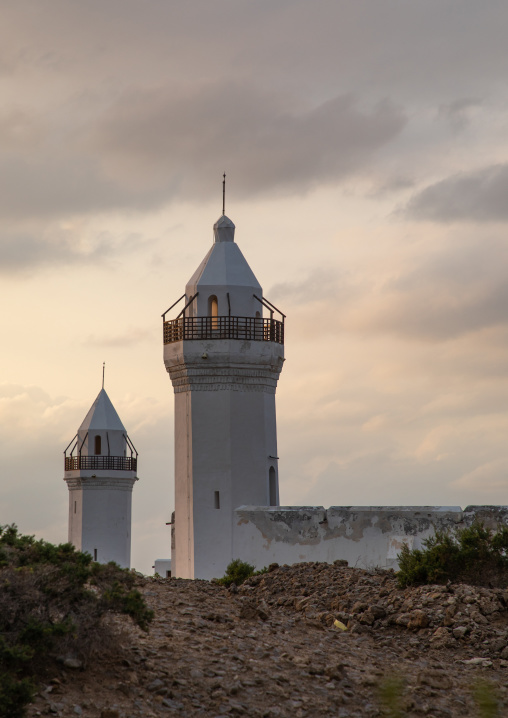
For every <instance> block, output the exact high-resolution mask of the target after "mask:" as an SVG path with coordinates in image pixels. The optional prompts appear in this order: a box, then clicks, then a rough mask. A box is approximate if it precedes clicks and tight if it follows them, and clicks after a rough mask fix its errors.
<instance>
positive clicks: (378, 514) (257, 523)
mask: <svg viewBox="0 0 508 718" xmlns="http://www.w3.org/2000/svg"><path fill="white" fill-rule="evenodd" d="M475 520H480V521H482V522H483V523H484V524H485V525H486V526H489V527H491V528H495V527H496V526H497V525H498V524H499V523H503V524H507V525H508V506H467V507H466V508H465V509H464V510H462V509H461V507H460V506H331V507H330V508H328V509H325V508H323V507H322V506H277V507H265V506H240V507H239V508H237V509H236V510H235V521H234V527H233V530H234V541H233V545H234V546H235V556H234V558H240V559H242V561H248V562H249V563H252V564H254V565H255V566H256V568H258V569H259V568H262V567H263V566H268V565H269V564H270V563H274V562H276V563H279V564H284V563H287V564H293V563H299V562H302V561H326V562H328V563H332V562H333V561H335V560H336V559H345V560H347V561H348V562H349V565H350V566H357V567H359V568H374V567H381V568H395V569H397V568H398V563H397V556H398V554H399V552H400V550H401V547H402V545H403V544H406V545H407V546H408V547H409V548H422V546H423V541H424V540H425V539H426V538H428V537H429V536H431V535H433V534H434V533H435V531H436V530H450V529H454V528H462V527H465V526H470V525H471V524H472V523H473V522H474V521H475Z"/></svg>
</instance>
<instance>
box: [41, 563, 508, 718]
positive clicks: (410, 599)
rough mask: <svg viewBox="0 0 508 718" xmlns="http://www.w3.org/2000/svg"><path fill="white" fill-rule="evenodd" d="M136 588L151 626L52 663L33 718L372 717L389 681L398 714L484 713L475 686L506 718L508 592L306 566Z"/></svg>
mask: <svg viewBox="0 0 508 718" xmlns="http://www.w3.org/2000/svg"><path fill="white" fill-rule="evenodd" d="M140 590H141V591H142V592H143V593H144V595H145V596H146V600H147V602H148V604H149V605H150V606H151V607H152V608H153V609H154V611H155V619H154V622H153V624H152V627H151V629H150V632H149V634H143V633H141V632H140V631H138V630H137V629H134V628H132V627H130V626H127V624H125V628H124V630H125V634H124V636H123V637H122V650H121V651H120V654H116V655H115V656H114V657H113V658H111V657H110V658H109V659H107V658H105V657H102V658H98V659H96V660H95V661H93V662H92V663H91V664H90V665H88V666H86V667H85V668H84V669H74V670H73V669H71V668H66V667H62V666H61V664H60V665H59V666H58V667H56V666H55V668H54V670H53V669H51V670H52V671H53V673H51V672H50V674H49V675H48V682H47V683H46V684H45V685H43V686H42V689H41V692H40V694H39V695H38V697H37V699H36V701H35V703H34V704H33V705H32V706H30V708H29V715H30V716H33V715H41V714H43V715H46V714H51V715H55V716H56V715H58V716H76V715H82V716H90V717H91V718H92V717H93V718H99V717H100V716H101V715H102V716H103V718H123V717H125V718H127V717H128V716H164V715H173V714H175V715H180V716H235V715H249V716H267V717H268V716H295V717H296V718H301V717H302V718H303V716H309V717H314V716H337V717H340V718H353V717H354V716H362V717H363V716H369V717H370V716H378V715H384V713H382V712H381V705H382V700H381V698H380V687H381V690H382V687H383V686H385V688H386V686H387V680H388V681H390V680H393V679H395V682H396V683H399V684H401V687H400V688H398V689H397V691H396V693H399V694H400V693H402V698H401V704H402V708H403V712H402V714H401V715H403V716H430V717H431V718H432V716H433V717H434V718H451V717H455V716H456V717H457V718H459V717H460V718H464V717H466V716H471V717H473V716H479V715H480V713H479V712H478V709H477V705H476V703H475V700H474V699H473V695H472V694H473V689H472V686H473V685H474V684H475V683H476V682H477V681H480V682H482V683H485V682H488V683H489V684H491V685H493V686H495V691H496V692H497V695H498V699H499V711H498V714H499V715H500V716H508V708H506V707H505V705H504V704H503V700H504V698H505V695H506V692H507V690H508V673H507V668H508V660H507V659H508V647H507V646H508V610H507V606H508V592H503V591H500V590H491V589H477V588H472V587H469V586H462V585H459V586H450V587H443V586H425V587H421V588H412V589H406V590H400V589H398V588H397V587H396V581H395V577H394V574H393V573H392V572H385V571H374V572H367V571H362V570H360V569H352V568H347V567H344V566H341V565H332V566H330V565H328V564H308V563H307V564H298V565H296V566H291V567H289V566H282V567H275V566H274V567H272V570H271V571H270V572H269V573H268V574H264V575H262V576H260V577H256V578H254V579H250V580H249V581H248V582H247V584H244V586H242V587H241V588H240V589H239V590H237V591H235V588H233V590H229V591H228V590H226V589H224V588H222V587H219V586H216V585H214V584H211V583H208V582H206V581H185V580H181V579H168V580H162V579H144V580H141V581H140ZM336 621H338V622H340V623H342V624H343V625H345V626H347V630H343V629H342V628H340V627H339V626H338V625H336V624H335V622H336ZM68 663H69V661H68ZM70 663H72V661H71V662H70ZM53 674H54V675H53ZM51 675H53V677H52V678H51V677H50V676H51ZM488 690H489V691H490V689H488ZM490 715H495V713H492V714H490Z"/></svg>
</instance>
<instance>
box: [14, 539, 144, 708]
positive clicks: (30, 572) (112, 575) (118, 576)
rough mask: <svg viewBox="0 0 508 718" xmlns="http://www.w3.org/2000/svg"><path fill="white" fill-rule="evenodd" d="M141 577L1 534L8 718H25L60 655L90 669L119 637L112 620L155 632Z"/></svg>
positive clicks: (63, 547) (65, 548)
mask: <svg viewBox="0 0 508 718" xmlns="http://www.w3.org/2000/svg"><path fill="white" fill-rule="evenodd" d="M134 581H135V577H134V575H133V574H132V573H130V572H129V571H127V570H124V569H121V568H120V567H119V566H117V565H116V564H114V563H110V564H107V565H101V564H98V563H95V562H94V561H93V560H92V557H91V556H90V555H89V554H84V553H81V552H80V551H76V550H75V549H74V547H73V546H72V545H71V544H60V545H58V546H55V545H53V544H50V543H47V542H46V541H42V540H40V541H37V540H35V539H34V537H33V536H22V535H20V534H19V533H18V531H17V528H16V527H15V526H4V527H0V715H2V716H6V717H7V716H8V717H9V718H21V716H23V715H24V707H25V706H26V704H27V703H28V702H30V700H31V698H32V695H33V692H34V690H35V685H36V681H37V678H38V677H39V676H40V675H41V674H42V673H43V671H44V669H45V668H47V667H48V665H50V664H51V660H52V659H53V660H54V659H55V658H56V657H57V656H59V655H64V656H67V655H72V656H73V657H76V658H79V659H81V661H83V663H84V664H86V661H87V659H88V658H89V657H90V656H91V655H92V653H93V652H94V651H97V650H99V649H100V646H101V644H103V645H104V643H106V642H107V643H108V645H109V646H111V641H112V640H113V639H114V635H113V632H112V629H111V627H110V626H109V625H108V621H107V618H108V616H111V615H113V614H119V613H122V614H127V615H128V616H130V617H131V618H132V620H133V621H134V623H136V624H137V625H138V626H139V627H140V628H142V629H143V630H147V628H148V624H149V622H150V621H151V619H152V615H153V614H152V612H151V611H150V610H149V609H147V607H146V605H145V603H144V600H143V598H142V596H141V594H140V593H139V592H138V591H137V590H135V589H134Z"/></svg>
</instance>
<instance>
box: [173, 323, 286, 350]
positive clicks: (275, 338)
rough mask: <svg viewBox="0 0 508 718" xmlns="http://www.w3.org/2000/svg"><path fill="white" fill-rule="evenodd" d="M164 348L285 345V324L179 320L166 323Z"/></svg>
mask: <svg viewBox="0 0 508 718" xmlns="http://www.w3.org/2000/svg"><path fill="white" fill-rule="evenodd" d="M163 338H164V344H172V343H173V342H180V341H182V340H184V339H185V340H188V339H189V340H192V339H240V340H242V341H257V342H275V343H277V344H284V322H280V321H278V320H277V319H265V318H264V317H229V316H227V317H214V316H212V317H178V319H170V320H169V321H165V322H164V323H163Z"/></svg>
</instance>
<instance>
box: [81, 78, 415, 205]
mask: <svg viewBox="0 0 508 718" xmlns="http://www.w3.org/2000/svg"><path fill="white" fill-rule="evenodd" d="M405 122H406V120H405V117H404V114H403V112H402V111H401V110H400V108H398V107H396V106H394V105H393V104H391V103H390V102H388V101H385V102H381V103H378V104H377V105H375V106H374V107H372V108H371V109H370V110H368V111H364V110H361V109H360V108H359V106H358V104H357V102H356V101H355V99H354V98H353V97H352V96H350V95H342V96H338V97H335V98H334V99H332V100H329V101H327V102H324V103H322V104H321V105H318V106H317V107H313V108H304V107H302V106H301V103H300V102H298V101H297V100H296V99H295V98H288V97H287V96H286V97H281V96H280V95H279V94H277V93H270V92H266V91H263V90H260V89H259V88H258V87H256V86H253V85H247V84H243V85H238V84H235V83H223V84H220V85H217V84H214V85H207V86H201V87H195V88H194V89H193V91H192V92H181V93H178V92H176V91H175V90H174V89H172V88H161V89H159V90H152V91H148V90H138V91H136V92H130V93H129V94H127V95H125V96H124V97H123V98H122V99H121V100H120V101H119V102H118V103H117V104H116V105H114V106H113V107H112V108H111V109H110V111H109V112H108V113H107V114H106V115H105V116H104V117H103V118H102V119H101V121H100V122H99V124H98V125H97V127H96V128H95V130H94V132H93V134H91V135H90V137H89V138H88V142H89V147H90V149H91V150H92V151H93V152H95V153H96V155H97V157H100V159H101V162H102V164H103V171H104V173H105V174H107V175H108V176H110V177H111V176H113V177H116V178H117V179H118V181H120V179H119V178H121V177H122V176H124V175H125V173H126V172H128V173H131V174H133V175H136V174H137V177H138V180H139V182H140V183H141V184H142V183H144V182H146V181H149V182H150V183H151V184H154V183H157V182H161V181H162V178H167V177H170V178H171V179H172V181H173V185H174V187H175V193H176V194H177V195H179V196H185V197H186V198H187V199H189V198H190V199H192V198H202V197H204V196H207V197H209V194H210V188H211V187H214V186H215V184H216V177H217V174H218V172H219V171H220V170H222V169H223V168H224V167H225V168H226V169H227V172H228V174H229V175H230V176H231V178H232V181H233V182H234V188H235V193H236V194H237V195H240V196H247V195H252V194H253V193H264V192H273V191H274V190H279V191H282V192H287V191H296V192H303V191H306V190H307V189H309V188H311V187H313V186H315V185H317V184H318V183H320V182H326V181H340V180H342V179H344V178H345V177H346V176H348V175H350V174H352V173H355V172H357V171H359V170H361V169H362V168H363V167H365V166H366V165H368V163H369V162H370V161H371V160H372V156H373V154H374V153H375V152H376V151H377V150H379V149H380V148H381V147H383V146H384V145H386V144H387V143H388V142H390V140H392V139H393V138H395V137H396V136H397V135H398V134H399V133H400V131H401V130H402V128H403V127H404V125H405Z"/></svg>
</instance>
